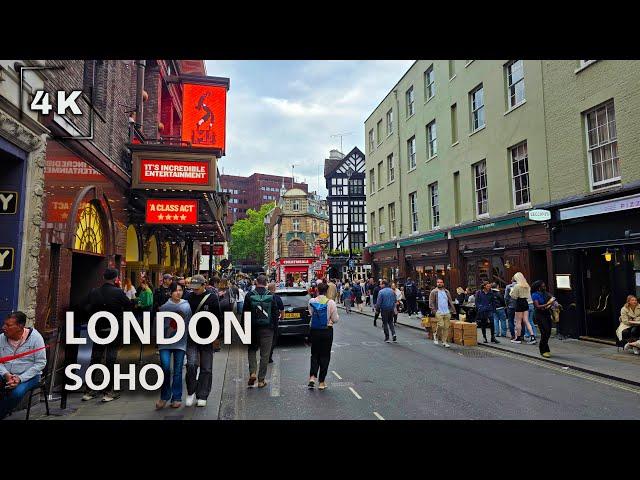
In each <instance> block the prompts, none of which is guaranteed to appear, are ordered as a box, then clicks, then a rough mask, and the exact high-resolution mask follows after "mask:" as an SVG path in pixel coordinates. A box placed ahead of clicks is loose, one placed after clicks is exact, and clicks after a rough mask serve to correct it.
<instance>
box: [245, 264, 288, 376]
mask: <svg viewBox="0 0 640 480" xmlns="http://www.w3.org/2000/svg"><path fill="white" fill-rule="evenodd" d="M243 312H250V313H251V344H250V345H249V346H248V349H247V350H248V355H249V382H248V384H249V386H253V384H254V383H256V380H258V387H259V388H263V387H266V386H267V382H266V381H265V377H266V376H267V367H268V364H269V355H270V353H271V344H272V342H273V331H274V329H275V328H278V323H277V319H278V316H279V314H280V313H279V311H278V304H277V303H276V299H275V297H274V296H273V295H272V294H271V293H270V292H269V291H268V290H267V276H266V275H263V274H260V275H258V278H257V279H256V288H255V290H253V291H251V292H249V293H248V294H247V296H246V297H245V299H244V308H243ZM243 316H244V315H243ZM258 350H260V368H258V363H257V360H256V352H257V351H258ZM256 372H257V376H256Z"/></svg>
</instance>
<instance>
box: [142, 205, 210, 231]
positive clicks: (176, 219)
mask: <svg viewBox="0 0 640 480" xmlns="http://www.w3.org/2000/svg"><path fill="white" fill-rule="evenodd" d="M146 222H147V223H165V224H172V225H176V224H177V225H195V224H196V223H198V201H197V200H147V218H146Z"/></svg>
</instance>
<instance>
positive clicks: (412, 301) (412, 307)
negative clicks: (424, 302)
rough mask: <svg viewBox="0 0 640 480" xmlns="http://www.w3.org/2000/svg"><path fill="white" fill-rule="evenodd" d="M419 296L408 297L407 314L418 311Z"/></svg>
mask: <svg viewBox="0 0 640 480" xmlns="http://www.w3.org/2000/svg"><path fill="white" fill-rule="evenodd" d="M416 302H417V297H407V314H409V315H413V314H414V313H418V304H417V303H416Z"/></svg>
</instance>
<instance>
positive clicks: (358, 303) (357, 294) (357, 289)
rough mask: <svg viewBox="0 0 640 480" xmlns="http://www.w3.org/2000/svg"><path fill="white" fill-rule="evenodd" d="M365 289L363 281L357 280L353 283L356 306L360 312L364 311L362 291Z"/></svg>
mask: <svg viewBox="0 0 640 480" xmlns="http://www.w3.org/2000/svg"><path fill="white" fill-rule="evenodd" d="M363 291H364V289H363V287H362V282H358V281H356V283H354V284H353V293H354V295H355V298H356V308H357V309H358V312H360V313H362V292H363Z"/></svg>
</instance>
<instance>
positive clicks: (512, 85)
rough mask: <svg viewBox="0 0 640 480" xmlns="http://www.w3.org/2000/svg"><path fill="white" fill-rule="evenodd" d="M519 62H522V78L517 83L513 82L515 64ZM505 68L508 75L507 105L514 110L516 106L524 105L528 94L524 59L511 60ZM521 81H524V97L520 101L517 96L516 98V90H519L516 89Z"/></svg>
mask: <svg viewBox="0 0 640 480" xmlns="http://www.w3.org/2000/svg"><path fill="white" fill-rule="evenodd" d="M518 62H520V68H521V70H522V78H520V79H519V80H518V81H516V82H515V83H512V82H513V66H514V65H516V64H517V63H518ZM505 68H506V75H507V105H508V107H509V110H512V109H514V108H516V107H517V106H518V105H522V104H523V103H524V102H525V101H526V99H527V95H526V91H525V87H526V86H525V82H524V60H511V61H510V62H509V63H507V64H506V65H505ZM520 83H522V98H521V99H520V101H519V102H518V101H516V98H515V95H516V94H515V92H516V91H517V90H516V87H517V85H518V84H520ZM512 89H513V91H514V93H513V97H514V101H513V102H512V93H511V90H512Z"/></svg>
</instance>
